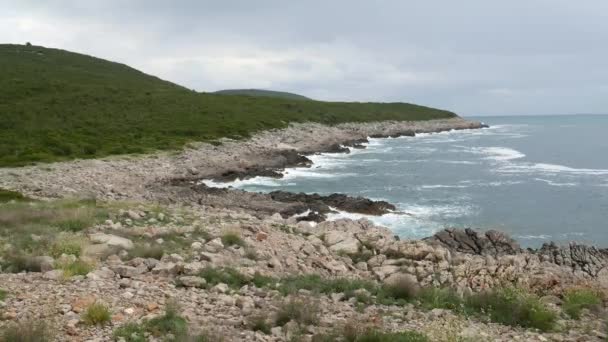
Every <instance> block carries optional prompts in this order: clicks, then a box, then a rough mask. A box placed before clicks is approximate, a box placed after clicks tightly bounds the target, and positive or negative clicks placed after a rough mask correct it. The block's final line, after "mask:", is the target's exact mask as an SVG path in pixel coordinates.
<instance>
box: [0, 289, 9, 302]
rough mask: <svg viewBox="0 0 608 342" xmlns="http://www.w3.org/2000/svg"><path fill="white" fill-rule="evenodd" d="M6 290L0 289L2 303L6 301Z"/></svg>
mask: <svg viewBox="0 0 608 342" xmlns="http://www.w3.org/2000/svg"><path fill="white" fill-rule="evenodd" d="M6 294H7V292H6V290H3V289H0V301H3V300H5V299H6Z"/></svg>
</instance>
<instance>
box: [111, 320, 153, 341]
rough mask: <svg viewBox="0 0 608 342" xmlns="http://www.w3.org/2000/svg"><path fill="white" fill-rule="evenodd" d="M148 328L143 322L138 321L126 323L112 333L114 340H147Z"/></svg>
mask: <svg viewBox="0 0 608 342" xmlns="http://www.w3.org/2000/svg"><path fill="white" fill-rule="evenodd" d="M145 334H146V329H145V326H144V325H142V324H137V323H133V322H130V323H126V324H123V325H121V326H120V327H118V328H116V329H115V330H114V332H113V333H112V337H113V338H114V341H124V342H146V341H148V338H146V335H145Z"/></svg>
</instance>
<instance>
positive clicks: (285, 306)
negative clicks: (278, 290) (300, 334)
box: [274, 298, 320, 327]
mask: <svg viewBox="0 0 608 342" xmlns="http://www.w3.org/2000/svg"><path fill="white" fill-rule="evenodd" d="M319 313H320V310H319V305H318V304H317V303H315V302H312V301H309V300H305V299H301V298H291V299H289V300H287V301H285V302H283V303H282V304H281V305H280V306H279V309H278V310H277V312H276V313H275V319H274V324H275V326H280V327H282V326H284V325H285V324H287V323H288V322H290V321H294V322H296V323H298V324H299V325H301V326H307V325H315V324H317V323H319Z"/></svg>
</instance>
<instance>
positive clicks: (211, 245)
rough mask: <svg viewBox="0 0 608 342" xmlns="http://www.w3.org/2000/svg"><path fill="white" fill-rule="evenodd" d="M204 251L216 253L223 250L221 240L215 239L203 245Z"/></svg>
mask: <svg viewBox="0 0 608 342" xmlns="http://www.w3.org/2000/svg"><path fill="white" fill-rule="evenodd" d="M204 249H205V251H207V252H209V253H217V252H219V251H221V250H222V249H224V244H223V243H222V239H220V238H215V239H213V240H211V241H209V242H207V243H206V244H205V247H204Z"/></svg>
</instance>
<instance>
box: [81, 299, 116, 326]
mask: <svg viewBox="0 0 608 342" xmlns="http://www.w3.org/2000/svg"><path fill="white" fill-rule="evenodd" d="M111 318H112V317H111V315H110V310H109V309H108V307H107V306H105V305H104V304H102V303H97V302H95V303H93V304H91V305H89V306H88V307H87V310H86V311H85V312H84V315H83V316H82V320H83V321H84V323H85V324H87V325H104V324H106V323H108V322H109V321H110V319H111Z"/></svg>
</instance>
